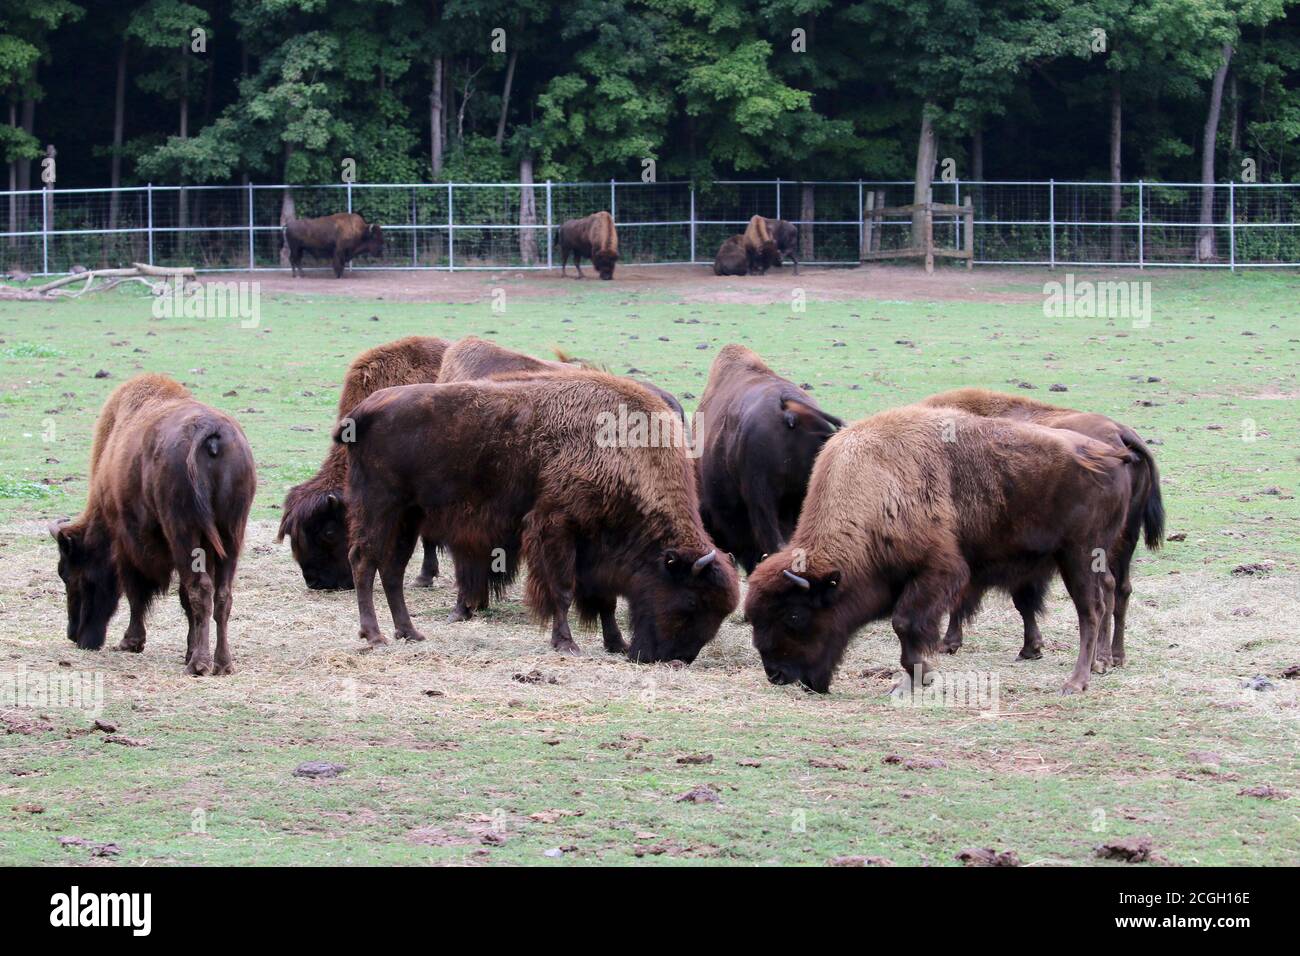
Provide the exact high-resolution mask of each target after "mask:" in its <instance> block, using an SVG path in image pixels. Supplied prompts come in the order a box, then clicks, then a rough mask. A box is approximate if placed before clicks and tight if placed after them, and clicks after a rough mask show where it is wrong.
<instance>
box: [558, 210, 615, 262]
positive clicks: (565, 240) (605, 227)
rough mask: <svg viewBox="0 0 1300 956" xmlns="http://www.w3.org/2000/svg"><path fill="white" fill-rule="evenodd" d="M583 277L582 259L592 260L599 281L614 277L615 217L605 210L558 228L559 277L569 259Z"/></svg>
mask: <svg viewBox="0 0 1300 956" xmlns="http://www.w3.org/2000/svg"><path fill="white" fill-rule="evenodd" d="M570 255H572V256H573V266H574V268H576V269H577V270H578V278H579V279H581V278H582V265H581V263H580V262H579V260H580V259H582V258H584V257H585V258H587V259H590V260H591V264H592V266H594V267H595V269H596V272H597V273H598V274H599V275H600V277H601V278H602V279H612V278H614V266H615V265H616V264H617V263H618V230H617V229H615V228H614V218H613V217H612V216H611V215H610V214H609V213H607V212H605V211H604V210H601V211H600V212H593V213H592V214H591V215H590V216H584V217H583V218H581V219H570V220H568V221H567V222H566V223H565V224H564V225H562V226H561V227H560V275H564V269H565V266H567V265H568V262H569V256H570Z"/></svg>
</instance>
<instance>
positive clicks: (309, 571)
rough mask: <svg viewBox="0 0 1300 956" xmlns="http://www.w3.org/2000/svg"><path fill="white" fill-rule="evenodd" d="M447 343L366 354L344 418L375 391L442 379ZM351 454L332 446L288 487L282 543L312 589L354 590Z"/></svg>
mask: <svg viewBox="0 0 1300 956" xmlns="http://www.w3.org/2000/svg"><path fill="white" fill-rule="evenodd" d="M448 344H449V343H448V342H447V341H446V340H445V339H438V338H433V337H431V336H424V335H412V336H409V337H408V338H404V339H398V340H397V341H395V342H387V343H385V344H384V345H377V346H375V347H374V348H373V349H369V350H367V351H365V352H362V353H361V354H360V355H358V356H357V357H356V358H355V359H353V360H352V364H351V365H349V366H348V372H347V375H346V376H345V377H344V379H343V394H342V396H340V398H339V409H338V417H339V418H342V417H343V416H344V415H346V414H347V413H348V412H350V411H351V410H352V408H353V407H354V406H356V405H358V404H360V403H361V400H362V399H363V398H365V397H366V396H367V395H369V394H371V393H372V392H377V391H378V390H379V389H381V388H388V387H389V386H391V385H414V384H417V383H420V382H425V383H431V382H436V381H437V380H438V374H439V372H440V371H441V369H442V358H443V352H445V351H446V349H447V346H448ZM347 468H348V458H347V453H346V452H345V451H344V450H343V449H342V448H340V447H339V446H338V445H334V444H331V445H330V450H329V452H328V453H327V454H326V455H325V461H324V463H323V464H322V465H321V466H320V470H319V471H317V472H316V474H315V475H313V476H312V477H311V478H308V479H307V480H306V481H304V482H303V483H302V484H300V485H295V486H294V487H292V488H290V489H289V494H288V495H286V496H285V499H284V512H283V515H282V516H281V518H280V530H279V531H278V532H277V534H276V538H275V540H276V541H277V542H279V541H283V540H284V539H285V537H286V536H287V537H288V538H289V546H290V548H291V549H292V550H293V559H294V560H295V561H297V562H298V566H299V567H300V568H302V577H303V580H304V581H306V582H307V587H309V588H312V589H313V590H322V591H330V590H349V589H351V587H352V566H351V565H350V564H349V563H348V525H347V512H348V508H347V501H346V496H345V494H344V480H345V478H346V477H347ZM437 548H438V545H437V543H436V542H435V541H433V540H431V539H429V538H427V537H426V538H425V539H424V564H423V566H422V567H421V569H420V576H419V577H418V578H416V579H415V583H416V584H418V585H420V586H423V587H427V586H428V585H430V584H432V583H433V579H434V578H435V577H436V576H437V574H438V551H437Z"/></svg>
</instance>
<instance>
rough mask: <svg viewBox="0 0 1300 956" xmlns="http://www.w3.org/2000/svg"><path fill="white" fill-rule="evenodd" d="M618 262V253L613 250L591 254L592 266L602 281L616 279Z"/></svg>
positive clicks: (603, 250)
mask: <svg viewBox="0 0 1300 956" xmlns="http://www.w3.org/2000/svg"><path fill="white" fill-rule="evenodd" d="M617 262H618V253H617V252H615V251H614V250H612V249H601V250H600V251H599V252H593V253H592V254H591V264H592V265H593V266H595V268H596V272H597V273H598V274H599V275H600V277H601V278H602V279H612V278H614V266H615V264H616V263H617Z"/></svg>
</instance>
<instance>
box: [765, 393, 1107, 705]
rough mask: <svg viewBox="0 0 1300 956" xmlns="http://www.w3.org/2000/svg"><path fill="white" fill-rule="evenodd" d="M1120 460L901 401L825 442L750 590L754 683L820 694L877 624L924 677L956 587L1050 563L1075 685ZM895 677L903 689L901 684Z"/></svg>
mask: <svg viewBox="0 0 1300 956" xmlns="http://www.w3.org/2000/svg"><path fill="white" fill-rule="evenodd" d="M1127 457H1128V453H1121V452H1118V451H1116V450H1115V449H1113V448H1111V447H1110V446H1109V445H1106V444H1103V443H1102V442H1098V441H1094V440H1093V439H1090V438H1088V437H1087V436H1084V435H1080V434H1078V433H1076V432H1070V431H1065V430H1063V429H1054V428H1043V427H1041V426H1038V425H1032V424H1028V423H1023V422H1016V421H1011V420H1006V419H989V418H980V417H977V416H974V415H969V414H966V413H965V412H961V411H958V410H956V409H951V408H926V407H924V406H920V405H911V406H907V407H904V408H898V409H892V410H889V411H885V412H881V413H879V414H877V415H873V416H872V417H870V418H867V419H864V420H862V421H860V422H856V423H854V424H852V425H850V426H848V427H846V428H845V429H844V430H842V431H841V432H840V433H839V434H837V435H836V436H835V437H834V438H832V439H831V440H830V441H828V442H827V443H826V447H825V448H824V449H823V450H822V453H821V455H820V456H819V457H818V459H817V465H816V467H815V468H814V469H813V475H812V480H811V482H810V483H809V487H808V497H807V500H806V501H805V502H804V509H803V514H802V515H800V517H799V525H798V527H797V528H796V529H795V533H794V537H793V538H792V539H791V540H790V544H789V545H788V546H787V547H786V548H785V549H784V550H783V551H781V552H779V553H778V554H774V555H772V556H771V557H769V558H768V559H767V560H766V561H764V562H762V563H761V564H760V565H759V566H758V567H757V568H756V569H755V570H754V573H753V574H752V575H750V578H749V595H748V597H747V599H746V601H745V614H746V616H747V617H748V619H749V620H750V621H751V622H752V624H753V628H754V645H755V647H757V648H758V651H759V654H760V655H762V658H763V666H764V668H765V669H766V670H767V675H768V678H769V679H770V680H771V681H772V682H773V683H777V684H784V683H789V682H792V681H799V682H802V683H803V684H804V685H805V686H807V687H808V688H810V689H812V690H814V691H818V692H822V693H824V692H825V691H826V690H827V689H828V688H829V687H830V682H831V678H832V676H833V675H834V672H835V668H836V667H837V666H838V664H839V662H840V660H841V658H842V657H843V656H844V651H845V649H846V648H847V647H848V643H849V640H850V638H851V637H852V635H853V633H854V631H856V630H857V629H858V628H860V627H861V626H862V625H864V624H866V623H867V622H868V621H873V620H877V619H880V618H884V617H892V622H893V625H894V631H895V632H896V633H897V634H898V638H899V641H900V642H901V643H902V663H903V668H904V670H905V671H907V674H908V677H911V676H912V675H913V674H914V673H915V676H916V677H917V678H919V679H921V680H922V681H924V672H925V670H927V669H928V664H927V663H926V661H925V657H926V655H927V654H928V653H930V652H932V651H934V650H935V649H936V647H937V645H938V643H939V621H940V619H941V617H942V616H943V614H944V613H945V612H947V611H948V610H949V609H951V608H952V607H953V606H954V604H955V603H956V601H957V599H958V597H959V596H960V595H961V594H962V592H963V591H965V590H966V588H967V587H970V586H974V587H977V588H983V587H989V586H993V585H997V584H1000V583H1001V582H1003V581H1006V580H1008V579H1015V578H1023V577H1030V576H1034V575H1038V574H1042V573H1043V569H1044V568H1048V567H1052V566H1055V567H1056V568H1057V569H1058V570H1059V571H1060V573H1061V576H1062V577H1063V578H1064V579H1065V585H1066V588H1067V590H1068V591H1069V593H1070V597H1071V598H1072V599H1073V600H1074V605H1075V609H1076V610H1077V611H1078V615H1079V657H1078V660H1077V661H1076V663H1075V666H1074V670H1073V672H1072V673H1071V674H1070V677H1069V679H1068V680H1067V681H1066V683H1065V687H1064V688H1063V692H1064V693H1075V692H1079V691H1083V690H1085V689H1087V686H1088V680H1089V677H1090V674H1091V665H1092V660H1093V653H1094V651H1095V649H1096V643H1097V640H1098V637H1099V634H1100V630H1101V625H1102V620H1103V617H1104V615H1105V613H1106V607H1107V604H1108V601H1109V600H1110V598H1111V597H1112V596H1113V590H1114V583H1115V582H1114V578H1113V577H1112V576H1111V574H1110V572H1109V571H1108V570H1107V569H1106V567H1105V562H1104V561H1102V562H1101V563H1100V564H1098V561H1097V559H1098V555H1099V554H1100V555H1103V556H1104V554H1105V552H1106V551H1107V549H1109V548H1110V546H1111V543H1112V542H1113V541H1114V540H1115V538H1116V537H1117V536H1118V535H1119V533H1120V531H1121V530H1122V528H1123V526H1124V520H1125V515H1126V514H1127V510H1128V496H1129V473H1128V469H1127V467H1126V458H1127ZM908 677H905V678H904V679H905V681H906V680H907V679H908Z"/></svg>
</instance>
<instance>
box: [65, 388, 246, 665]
mask: <svg viewBox="0 0 1300 956" xmlns="http://www.w3.org/2000/svg"><path fill="white" fill-rule="evenodd" d="M256 486H257V479H256V477H255V475H254V472H253V455H252V453H251V452H250V451H249V449H248V442H247V440H246V439H245V438H244V433H243V431H242V430H241V429H240V427H239V425H238V424H237V423H236V422H235V420H234V419H233V418H231V417H230V416H229V415H225V414H223V413H222V412H219V411H217V410H216V409H213V408H209V407H208V406H207V405H203V404H201V403H199V402H196V401H195V400H194V399H193V398H192V397H191V396H190V393H189V392H188V391H186V390H185V388H183V387H182V386H181V385H179V384H178V383H176V382H174V381H172V380H171V379H169V378H167V377H165V376H162V375H139V376H136V377H135V378H133V379H131V380H130V381H128V382H125V383H124V384H122V385H121V386H119V387H118V388H117V390H116V391H114V392H113V394H112V395H110V396H109V398H108V401H107V402H106V403H105V404H104V408H103V411H101V412H100V415H99V421H98V423H97V424H96V426H95V439H94V444H93V445H92V447H91V452H90V494H89V497H88V498H87V501H86V510H85V511H84V512H83V513H82V515H81V517H79V518H78V519H77V520H75V521H67V520H64V521H61V522H51V524H50V534H51V535H52V536H53V538H54V540H55V541H56V542H58V545H59V577H60V578H62V579H63V583H64V585H65V586H66V588H67V597H68V639H69V640H71V641H74V642H75V643H76V645H77V646H78V647H81V648H84V649H87V650H98V649H99V648H101V647H103V646H104V638H105V636H106V634H107V631H108V622H109V619H110V618H112V616H113V612H114V611H115V610H117V603H118V601H119V600H120V599H121V596H122V594H123V593H125V594H126V599H127V602H128V603H129V605H130V608H131V620H130V622H129V623H128V624H127V627H126V635H125V636H124V637H123V638H122V642H121V643H120V644H119V645H118V650H122V651H135V652H139V651H142V650H144V642H145V626H144V622H145V617H146V616H147V614H148V611H149V605H150V604H151V603H152V602H153V599H154V598H155V597H157V596H158V595H159V594H161V593H163V592H165V591H166V590H167V588H168V586H169V585H170V583H171V576H172V572H173V571H174V572H175V573H176V574H177V575H179V578H180V601H181V607H182V608H184V609H185V616H186V617H187V618H188V619H189V635H188V638H187V647H186V653H185V670H186V672H187V673H189V674H194V675H196V676H198V675H203V674H229V673H232V672H233V671H234V664H233V659H232V657H231V654H230V641H229V635H228V633H227V624H228V623H229V621H230V605H231V583H232V582H233V581H234V579H235V564H236V562H237V561H238V560H239V550H240V548H241V547H242V545H243V541H244V526H245V524H246V523H247V521H248V511H249V508H251V507H252V504H253V493H254V491H255V490H256ZM211 617H215V618H216V622H217V650H216V657H215V660H214V658H213V654H212V651H211V649H210V648H209V644H208V619H209V618H211Z"/></svg>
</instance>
